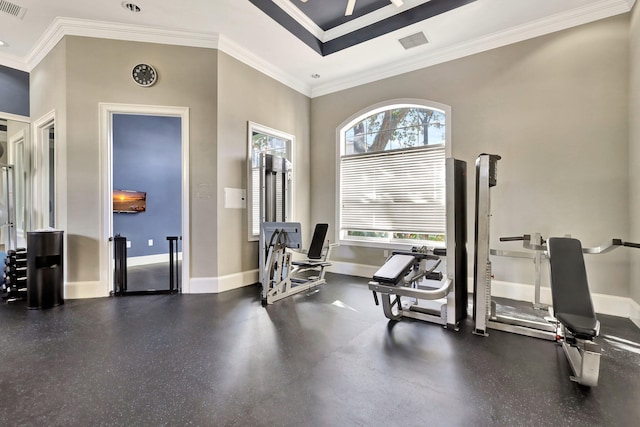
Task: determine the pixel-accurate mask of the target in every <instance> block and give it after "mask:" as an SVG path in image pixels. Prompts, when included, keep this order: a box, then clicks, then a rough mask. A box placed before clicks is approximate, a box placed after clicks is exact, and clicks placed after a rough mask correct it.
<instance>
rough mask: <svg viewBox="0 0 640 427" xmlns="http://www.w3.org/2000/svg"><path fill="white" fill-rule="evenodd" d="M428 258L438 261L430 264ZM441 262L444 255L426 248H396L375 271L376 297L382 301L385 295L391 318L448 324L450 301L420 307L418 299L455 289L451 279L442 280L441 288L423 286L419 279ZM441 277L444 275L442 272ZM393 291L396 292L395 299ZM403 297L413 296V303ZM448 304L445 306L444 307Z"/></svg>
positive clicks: (440, 295)
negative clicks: (412, 249)
mask: <svg viewBox="0 0 640 427" xmlns="http://www.w3.org/2000/svg"><path fill="white" fill-rule="evenodd" d="M427 260H434V261H436V262H435V263H434V264H433V265H431V266H430V267H429V268H427V267H426V261H427ZM439 265H440V257H439V256H437V255H435V254H432V253H424V252H403V251H396V252H393V254H392V255H391V257H389V258H388V259H387V261H386V262H385V263H384V265H383V266H382V267H380V268H379V269H378V271H376V272H375V273H374V275H373V280H372V281H370V282H369V289H370V290H371V291H372V292H373V299H374V301H375V303H376V305H379V302H378V294H377V292H379V293H380V295H381V297H382V310H383V312H384V315H385V316H386V317H387V318H388V319H390V320H396V321H397V320H400V319H401V318H402V317H410V318H412V319H418V320H424V321H428V322H434V323H438V324H442V325H446V324H447V313H446V304H445V305H438V304H436V305H435V306H434V307H435V308H434V307H420V306H418V300H422V301H434V300H439V299H441V298H444V297H446V296H447V295H448V294H449V291H450V290H451V283H452V281H451V279H449V278H447V279H446V280H444V281H442V280H441V281H440V287H439V288H437V289H420V288H419V287H418V283H419V282H420V281H421V280H422V279H423V278H425V277H427V278H428V277H429V275H430V274H431V273H433V272H434V271H435V269H436V268H437V267H438V266H439ZM439 277H441V276H439ZM391 295H395V298H394V301H393V302H392V301H391ZM401 297H408V298H412V299H413V302H412V303H411V304H405V305H404V306H403V304H402V301H401V299H400V298H401ZM443 307H444V308H443Z"/></svg>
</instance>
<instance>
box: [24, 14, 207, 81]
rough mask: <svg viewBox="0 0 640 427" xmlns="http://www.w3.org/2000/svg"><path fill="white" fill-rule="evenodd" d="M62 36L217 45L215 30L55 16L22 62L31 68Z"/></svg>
mask: <svg viewBox="0 0 640 427" xmlns="http://www.w3.org/2000/svg"><path fill="white" fill-rule="evenodd" d="M64 36H81V37H95V38H101V39H111V40H126V41H135V42H144V43H157V44H167V45H175V46H190V47H203V48H209V49H217V47H218V39H219V36H218V34H207V33H193V32H188V31H176V30H170V29H166V28H153V27H145V26H139V25H128V24H118V23H113V22H102V21H90V20H85V19H73V18H59V17H58V18H56V19H55V20H54V21H53V22H52V23H51V25H50V26H49V28H48V29H47V31H45V32H44V34H43V35H42V36H41V37H40V39H39V40H38V42H37V43H36V44H35V46H34V47H33V49H31V51H30V52H29V53H28V54H27V56H26V58H25V62H26V64H27V67H28V68H29V69H30V70H32V69H33V68H34V67H35V66H36V65H38V64H39V63H40V61H42V59H43V58H44V57H45V56H47V54H48V53H49V52H50V51H51V49H53V48H54V47H55V45H56V44H57V43H58V42H59V41H60V40H61V39H62V38H63V37H64Z"/></svg>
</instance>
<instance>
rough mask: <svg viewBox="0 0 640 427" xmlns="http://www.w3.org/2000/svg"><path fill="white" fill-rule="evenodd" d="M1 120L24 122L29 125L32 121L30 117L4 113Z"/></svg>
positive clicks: (0, 112) (0, 113)
mask: <svg viewBox="0 0 640 427" xmlns="http://www.w3.org/2000/svg"><path fill="white" fill-rule="evenodd" d="M0 119H2V120H13V121H16V122H24V123H29V122H30V121H31V118H30V117H27V116H20V115H18V114H11V113H4V112H2V111H0Z"/></svg>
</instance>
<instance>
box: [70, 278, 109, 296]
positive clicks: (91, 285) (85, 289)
mask: <svg viewBox="0 0 640 427" xmlns="http://www.w3.org/2000/svg"><path fill="white" fill-rule="evenodd" d="M108 296H109V291H108V289H107V286H106V285H105V284H104V283H102V282H98V281H96V282H67V283H66V284H65V286H64V298H65V299H83V298H104V297H108Z"/></svg>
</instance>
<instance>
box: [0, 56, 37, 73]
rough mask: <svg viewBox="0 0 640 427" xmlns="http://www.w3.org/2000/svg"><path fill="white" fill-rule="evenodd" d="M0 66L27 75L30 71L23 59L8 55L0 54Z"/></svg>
mask: <svg viewBox="0 0 640 427" xmlns="http://www.w3.org/2000/svg"><path fill="white" fill-rule="evenodd" d="M0 65H2V66H4V67H9V68H13V69H14V70H20V71H26V72H27V73H28V72H29V71H30V70H29V67H28V66H27V64H26V62H25V60H24V59H23V58H18V57H15V56H13V55H7V54H6V53H0Z"/></svg>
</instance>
